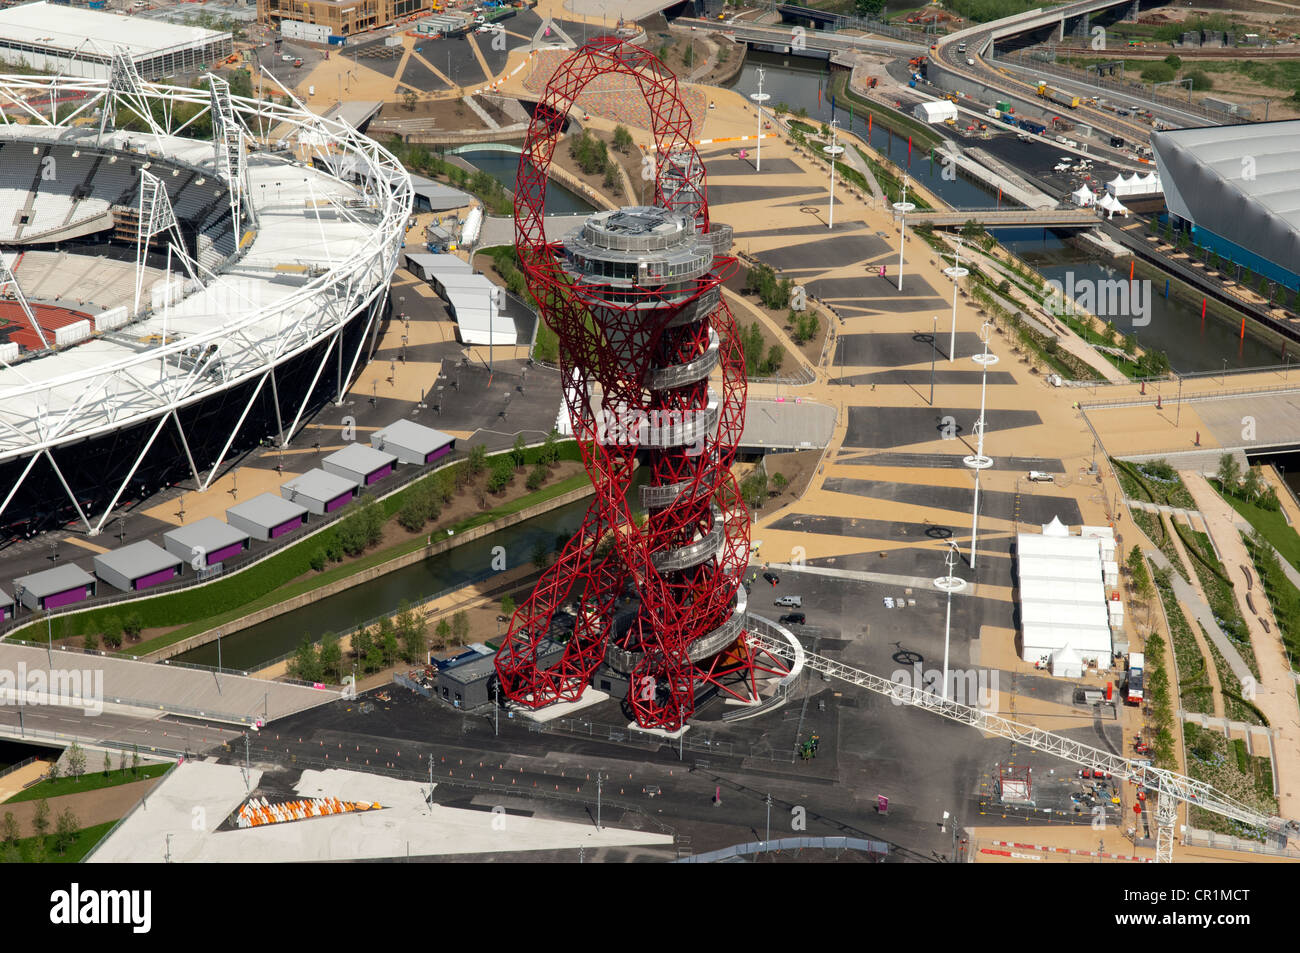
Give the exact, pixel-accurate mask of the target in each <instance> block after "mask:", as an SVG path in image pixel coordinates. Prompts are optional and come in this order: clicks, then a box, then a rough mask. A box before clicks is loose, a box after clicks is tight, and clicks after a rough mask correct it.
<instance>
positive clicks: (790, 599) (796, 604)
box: [772, 596, 803, 609]
mask: <svg viewBox="0 0 1300 953" xmlns="http://www.w3.org/2000/svg"><path fill="white" fill-rule="evenodd" d="M772 604H773V605H776V606H783V607H784V608H786V609H802V608H803V597H802V596H781V597H780V598H778V599H777V600H776V602H774V603H772Z"/></svg>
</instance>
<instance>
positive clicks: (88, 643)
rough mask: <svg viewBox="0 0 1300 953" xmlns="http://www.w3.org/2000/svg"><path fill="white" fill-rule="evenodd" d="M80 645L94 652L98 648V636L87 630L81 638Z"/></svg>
mask: <svg viewBox="0 0 1300 953" xmlns="http://www.w3.org/2000/svg"><path fill="white" fill-rule="evenodd" d="M81 647H82V648H83V649H85V650H86V651H87V652H94V651H97V650H98V649H99V636H98V635H96V634H95V633H94V632H87V633H86V635H85V637H84V638H82V640H81Z"/></svg>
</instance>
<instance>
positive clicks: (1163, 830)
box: [746, 629, 1300, 864]
mask: <svg viewBox="0 0 1300 953" xmlns="http://www.w3.org/2000/svg"><path fill="white" fill-rule="evenodd" d="M746 637H747V639H748V641H749V642H750V644H751V645H753V646H754V647H755V648H761V649H764V650H766V651H768V652H771V653H773V654H777V655H782V656H784V657H786V658H792V656H793V654H794V650H793V648H792V647H791V646H790V644H789V643H788V642H785V641H784V640H781V639H777V638H773V637H772V636H769V635H765V634H763V633H762V632H756V631H754V630H753V629H749V631H748V635H747V636H746ZM803 664H804V665H805V666H807V667H808V668H810V669H813V670H814V671H817V672H821V673H822V674H824V675H828V676H830V677H831V678H838V679H841V680H843V681H846V682H849V683H850V684H852V685H857V686H860V687H862V688H865V689H868V690H869V691H873V692H875V693H876V694H878V695H884V696H885V697H887V698H889V699H890V700H891V701H893V702H895V703H896V704H902V705H911V706H913V707H915V708H923V709H925V710H926V711H931V712H934V713H935V714H936V715H942V716H943V717H944V718H950V719H952V720H953V721H958V722H961V723H962V724H964V725H970V726H971V727H972V728H978V729H979V730H980V731H984V732H987V733H989V734H991V735H997V736H998V737H999V738H1006V739H1007V740H1008V741H1014V742H1016V743H1017V744H1021V745H1024V746H1025V747H1027V748H1032V749H1034V750H1035V751H1041V752H1043V753H1044V754H1050V755H1055V756H1056V757H1058V758H1062V759H1064V760H1066V761H1072V762H1074V763H1075V764H1080V765H1083V766H1084V767H1088V768H1092V769H1093V770H1098V769H1100V770H1101V771H1104V772H1109V773H1110V774H1111V775H1113V776H1114V777H1116V778H1125V779H1127V780H1130V781H1133V782H1135V783H1137V784H1139V785H1143V786H1145V787H1146V788H1147V789H1149V790H1153V791H1155V792H1157V794H1158V795H1159V800H1158V802H1157V804H1156V824H1157V827H1156V863H1165V864H1167V863H1172V862H1173V859H1174V827H1175V826H1176V824H1177V821H1178V803H1179V802H1183V803H1185V804H1188V805H1195V806H1196V807H1199V808H1201V809H1202V810H1206V811H1210V812H1212V813H1214V814H1219V815H1221V816H1223V817H1227V818H1231V819H1232V820H1234V821H1239V822H1241V823H1242V824H1248V825H1250V826H1251V827H1256V828H1259V829H1261V830H1265V831H1268V832H1269V833H1271V834H1274V835H1276V836H1277V837H1280V838H1282V839H1283V840H1284V841H1285V839H1286V837H1287V836H1288V834H1290V833H1293V832H1297V831H1300V825H1298V824H1297V823H1296V822H1295V821H1288V820H1285V819H1283V818H1280V817H1272V816H1269V815H1267V814H1262V813H1260V812H1259V811H1257V810H1255V809H1254V808H1251V807H1247V806H1246V805H1244V804H1241V803H1240V802H1238V801H1234V800H1233V799H1232V798H1230V797H1228V796H1227V795H1226V794H1224V793H1222V792H1221V791H1218V790H1216V789H1215V788H1214V787H1212V786H1211V785H1209V784H1207V783H1206V782H1204V781H1197V780H1196V779H1194V778H1189V777H1186V776H1184V775H1181V774H1178V773H1177V772H1174V771H1169V770H1167V769H1165V768H1157V767H1155V766H1153V765H1150V764H1145V763H1143V762H1140V761H1131V760H1129V759H1128V758H1125V757H1123V756H1122V755H1116V754H1111V753H1110V752H1109V751H1103V750H1102V749H1100V748H1094V747H1092V746H1091V745H1085V744H1081V743H1080V742H1077V741H1071V740H1070V739H1069V738H1066V737H1064V736H1063V735H1058V734H1054V733H1053V732H1050V731H1044V730H1043V729H1041V728H1032V727H1030V726H1029V725H1022V724H1020V723H1019V722H1015V721H1012V720H1011V719H1009V718H1003V717H1002V716H1001V715H995V714H990V713H989V712H986V711H981V710H980V709H978V708H972V707H971V706H969V705H962V704H959V703H957V702H954V701H948V700H945V699H944V698H943V697H942V696H941V695H940V694H935V693H931V692H927V691H925V690H923V689H922V688H921V687H919V686H915V685H907V684H900V683H897V682H892V681H890V680H888V679H885V678H881V677H880V676H879V675H872V674H871V673H870V672H866V671H863V670H862V669H858V668H853V667H852V666H850V665H845V664H844V663H842V662H836V661H834V660H833V659H828V658H826V657H825V656H822V655H816V654H814V653H812V652H809V651H808V650H807V649H804V650H803Z"/></svg>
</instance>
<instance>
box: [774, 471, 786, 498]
mask: <svg viewBox="0 0 1300 953" xmlns="http://www.w3.org/2000/svg"><path fill="white" fill-rule="evenodd" d="M789 485H790V481H789V480H787V479H786V478H785V474H784V473H774V474H772V486H774V487H775V488H776V492H777V493H780V492H781V491H782V490H784V489H785V488H786V487H787V486H789Z"/></svg>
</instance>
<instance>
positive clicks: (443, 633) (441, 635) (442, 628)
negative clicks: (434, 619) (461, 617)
mask: <svg viewBox="0 0 1300 953" xmlns="http://www.w3.org/2000/svg"><path fill="white" fill-rule="evenodd" d="M433 632H434V636H435V638H436V640H437V646H438V648H440V649H441V648H446V646H447V643H448V642H449V641H450V640H451V623H449V622H448V621H447V620H446V619H439V620H438V627H437V628H436V629H434V630H433Z"/></svg>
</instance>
